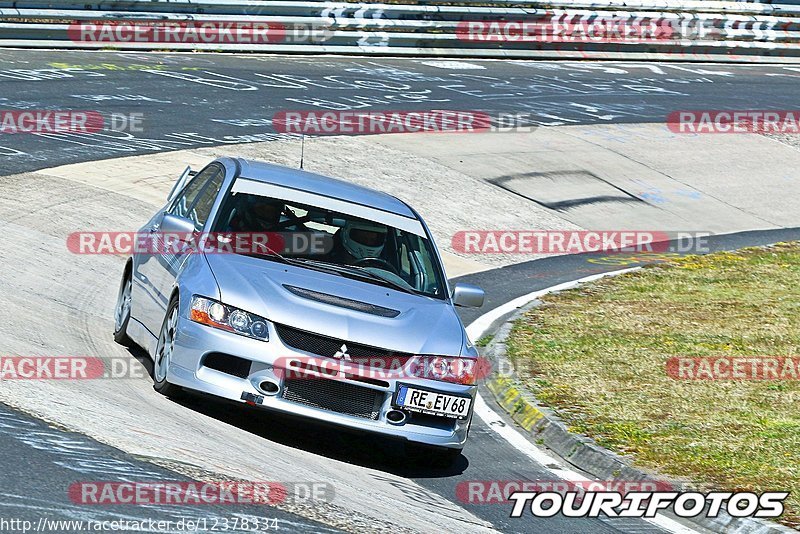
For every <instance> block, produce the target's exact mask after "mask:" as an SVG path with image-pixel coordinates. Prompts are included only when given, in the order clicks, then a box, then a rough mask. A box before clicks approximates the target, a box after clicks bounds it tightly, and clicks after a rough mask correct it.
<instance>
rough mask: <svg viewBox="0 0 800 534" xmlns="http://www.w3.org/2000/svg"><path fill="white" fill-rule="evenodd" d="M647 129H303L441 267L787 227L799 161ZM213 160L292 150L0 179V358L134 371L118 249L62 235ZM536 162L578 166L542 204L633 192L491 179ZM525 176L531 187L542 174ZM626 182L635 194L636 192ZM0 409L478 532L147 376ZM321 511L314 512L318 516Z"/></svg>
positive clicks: (66, 386)
mask: <svg viewBox="0 0 800 534" xmlns="http://www.w3.org/2000/svg"><path fill="white" fill-rule="evenodd" d="M663 128H664V127H663V126H662V125H649V124H645V125H627V126H624V127H623V126H575V127H559V128H548V129H544V128H541V129H538V130H535V131H533V132H531V133H525V134H436V138H435V142H432V141H431V140H430V138H428V137H426V136H424V135H396V136H379V137H378V136H376V137H358V138H352V137H350V138H347V137H341V138H318V139H307V140H306V154H305V168H306V169H307V170H310V171H314V172H319V173H322V174H329V175H332V176H337V177H341V178H345V179H348V180H352V181H354V182H356V183H360V184H364V185H369V186H372V187H375V188H378V189H381V190H384V191H387V192H389V193H391V194H394V195H397V196H398V197H400V198H401V199H403V200H406V201H408V202H409V203H410V204H411V205H412V206H414V207H415V208H416V209H418V210H419V211H420V213H421V214H422V215H423V217H425V219H426V220H427V222H428V223H429V225H430V226H431V229H432V231H433V233H434V236H435V238H436V239H437V241H438V243H439V245H440V247H441V248H442V249H443V251H444V254H445V262H446V264H447V265H446V268H447V271H448V275H449V276H451V277H453V276H456V275H459V274H466V273H469V272H476V271H480V270H484V269H487V268H490V267H493V266H498V265H506V264H510V263H514V262H520V261H527V260H530V259H533V256H531V255H486V256H484V255H471V254H466V255H459V254H456V253H455V252H454V251H453V250H452V248H451V246H450V240H451V236H452V235H453V233H455V232H457V231H459V230H465V229H559V230H569V229H581V228H592V229H614V228H636V229H657V230H665V229H676V230H687V229H688V230H712V231H715V232H733V231H737V230H742V229H752V228H767V227H778V226H782V225H789V224H790V222H789V221H790V220H791V219H792V218H793V217H795V216H796V215H795V214H796V213H797V212H798V210H797V202H798V201H797V200H796V199H798V198H800V196H798V195H797V194H796V193H797V191H796V189H798V187H799V186H798V185H796V184H795V183H792V182H790V181H787V180H785V179H784V178H783V177H784V176H785V175H786V174H788V173H789V172H790V171H789V169H792V168H796V166H797V163H798V162H799V161H800V152H798V151H797V150H796V149H794V148H792V147H789V146H786V145H785V144H781V143H778V142H776V141H774V140H770V139H766V138H764V137H760V136H752V135H741V136H714V135H706V136H680V137H677V136H674V135H673V134H668V133H665V132H663V131H661V130H662V129H663ZM619 132H627V133H626V134H625V135H627V136H628V137H626V141H625V142H624V143H623V142H621V141H619V140H616V139H614V138H613V137H614V136H620V135H622V134H621V133H619ZM220 155H233V156H235V155H242V156H245V157H249V158H254V159H262V160H267V161H272V162H276V163H282V164H288V165H296V164H297V163H298V162H299V142H271V143H261V144H252V145H239V146H236V147H230V146H225V147H219V148H207V149H197V150H189V151H180V152H169V153H162V154H158V155H153V156H136V157H129V158H122V159H116V160H105V161H99V162H92V163H81V164H74V165H69V166H62V167H57V168H53V169H46V170H42V171H39V172H35V173H26V174H21V175H16V176H9V177H4V178H3V181H4V187H3V188H2V191H0V221H2V222H3V225H4V228H5V231H6V232H7V239H8V241H9V242H10V243H14V244H16V246H12V247H3V248H2V249H0V269H2V274H1V275H0V309H3V310H4V311H3V314H2V316H3V321H0V337H2V339H4V341H5V344H4V352H6V353H9V354H19V355H52V354H59V355H89V356H99V357H119V358H126V357H127V358H129V359H130V360H131V365H137V363H136V362H135V361H133V359H132V358H131V355H130V353H129V352H128V351H126V350H125V349H124V348H123V347H120V346H118V345H116V344H115V343H114V342H113V340H112V339H111V330H112V329H113V321H112V317H113V308H114V303H115V299H116V291H117V288H118V283H119V278H120V276H121V272H122V266H123V262H124V259H123V258H121V257H117V256H81V255H73V254H71V253H70V252H68V251H67V249H66V246H65V240H66V236H67V235H68V234H70V233H72V232H75V231H81V230H88V231H100V230H109V231H128V230H135V229H136V228H138V227H139V226H140V225H141V224H143V223H144V222H145V221H146V220H147V218H149V216H150V215H151V214H152V212H153V211H154V210H155V209H156V207H157V206H158V205H161V204H162V203H163V199H164V197H165V196H166V193H167V191H168V190H169V188H170V186H171V185H172V183H173V182H174V180H175V179H176V177H177V176H178V175H179V174H180V172H181V171H182V170H183V168H184V167H185V166H186V165H192V166H193V167H195V168H199V167H202V166H203V165H205V164H207V163H208V162H210V161H211V159H213V158H214V157H216V156H220ZM756 156H758V159H756ZM548 172H550V173H557V172H568V173H571V176H578V178H573V179H571V180H568V181H566V186H565V188H564V190H563V194H561V193H560V192H559V181H558V180H557V179H553V180H551V182H552V186H551V187H552V189H550V190H548V191H547V194H548V195H551V197H550V198H551V199H552V198H555V199H558V201H563V200H564V199H568V197H569V195H570V194H573V193H574V192H575V191H576V190H575V189H574V183H575V180H581V179H585V177H586V176H589V175H592V176H597V177H600V178H601V179H602V180H603V181H604V183H605V184H606V185H609V184H611V187H612V188H618V189H621V190H624V191H627V192H628V193H630V195H632V196H635V197H638V198H640V199H641V200H640V201H632V202H619V203H618V204H615V205H614V209H607V206H606V204H608V203H607V202H596V203H591V202H588V203H586V204H582V205H578V206H576V207H572V208H568V209H563V210H555V209H549V208H547V207H544V206H542V205H541V204H538V203H536V202H534V201H531V200H528V199H526V198H525V197H523V196H521V195H520V194H519V193H518V192H513V191H509V190H508V189H505V188H502V187H499V186H497V185H495V184H494V183H491V182H490V180H492V179H496V178H501V177H505V176H518V175H522V174H526V173H548ZM580 173H583V174H580ZM554 176H558V175H557V174H554ZM538 180H539V182H538V184H542V183H547V182H546V181H544V180H547V178H546V176H545V175H541V174H540V175H539V176H538ZM640 182H642V183H644V184H647V187H645V185H639V186H638V187H637V185H636V184H639V183H640ZM512 183H513V182H512ZM515 187H521V186H519V183H517V184H516V186H515ZM598 187H604V186H598ZM651 187H652V188H656V189H658V190H660V191H661V194H662V195H666V193H669V192H674V191H675V190H677V189H681V190H687V191H692V192H697V193H699V195H698V194H694V193H692V195H682V194H677V193H676V194H674V195H666V197H665V198H667V201H665V202H663V203H657V202H654V201H653V199H652V197H646V196H645V195H644V193H645V192H648V191H649V192H651V193H653V194H655V192H654V190H653V189H651ZM526 192H527V193H528V194H535V193H536V191H535V190H534V191H533V192H531V191H527V190H526ZM631 206H635V207H634V208H631ZM629 209H631V210H635V211H629ZM43 314H46V315H44V316H43ZM0 402H3V403H6V404H7V405H9V406H12V407H16V408H19V409H21V410H24V411H25V412H28V413H30V414H33V415H36V416H37V417H40V418H42V419H44V420H47V421H51V422H55V423H58V424H60V425H63V426H64V427H66V428H68V429H70V430H74V431H78V432H81V433H84V434H86V435H88V436H91V437H93V438H95V439H97V440H98V441H100V442H102V443H106V444H109V445H112V446H114V447H117V448H119V449H122V450H123V451H126V452H129V453H133V454H136V455H139V456H141V457H151V458H158V459H161V460H166V461H171V462H174V463H179V464H184V465H191V466H197V467H200V468H202V469H205V470H207V471H211V472H216V473H221V474H225V475H229V476H234V477H237V478H242V479H251V480H252V479H259V480H264V479H268V480H281V477H282V476H283V474H285V473H291V476H292V478H293V479H295V480H299V479H302V480H324V481H329V482H332V483H333V484H334V485H335V487H336V495H337V497H336V500H335V501H334V503H332V504H331V505H330V508H329V509H330V511H331V512H330V513H331V514H333V515H332V517H336V516H337V515H338V516H341V515H342V514H344V515H345V516H346V515H347V514H354V515H357V516H358V517H365V518H366V519H365V521H368V522H369V523H370V525H372V527H373V528H375V529H379V528H380V529H386V528H388V526H389V525H392V524H401V525H404V526H406V527H407V528H408V529H410V530H416V531H425V532H427V531H431V530H438V531H463V530H465V529H466V530H469V531H471V532H479V531H488V530H490V527H491V525H489V523H487V522H486V521H484V520H482V519H480V518H479V517H477V516H476V515H474V514H472V513H470V512H469V511H467V510H465V509H464V508H463V507H461V506H459V505H458V504H454V503H453V502H450V501H448V500H447V499H445V498H444V497H442V496H441V495H437V494H435V493H433V492H431V491H429V490H427V489H426V488H424V487H422V486H420V485H418V484H417V483H416V482H414V481H412V480H409V479H408V478H404V477H400V476H397V475H395V474H391V473H387V472H385V471H381V470H378V469H374V468H371V467H364V466H358V465H352V464H350V463H347V462H345V461H342V460H339V459H332V458H326V457H319V456H317V455H315V454H313V453H311V452H307V451H305V450H303V449H301V448H295V447H292V446H290V445H289V444H285V443H281V442H279V441H277V442H276V441H271V440H261V439H258V438H254V436H253V435H252V434H251V433H250V432H248V431H246V430H243V429H241V428H238V427H234V426H231V425H229V424H227V423H225V422H224V421H220V420H219V419H216V418H213V417H209V416H207V415H205V414H204V413H203V412H202V411H201V410H194V409H187V408H185V407H183V406H181V405H179V404H176V403H174V402H172V401H170V400H168V399H166V398H164V397H161V396H159V395H157V394H155V393H154V392H153V391H152V386H151V380H150V378H149V377H147V376H146V373H145V375H144V376H143V377H142V378H140V379H127V380H93V381H55V380H50V381H42V382H32V381H25V380H19V381H7V382H5V383H4V387H3V388H2V389H0ZM199 404H201V403H199ZM143 414H146V416H143ZM109 427H113V432H110V431H109ZM420 496H422V497H420ZM420 499H423V500H424V502H425V505H424V506H420V504H419V503H420ZM409 510H413V513H409ZM319 513H320V514H321V515H323V516H324V515H325V510H320V511H319ZM318 519H319V520H321V521H324V517H320V518H318Z"/></svg>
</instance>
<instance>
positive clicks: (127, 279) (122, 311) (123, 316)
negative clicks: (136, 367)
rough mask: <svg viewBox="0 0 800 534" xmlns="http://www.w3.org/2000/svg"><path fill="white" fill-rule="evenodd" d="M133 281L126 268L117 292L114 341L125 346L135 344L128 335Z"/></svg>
mask: <svg viewBox="0 0 800 534" xmlns="http://www.w3.org/2000/svg"><path fill="white" fill-rule="evenodd" d="M132 289H133V281H132V279H131V273H130V270H128V269H125V274H124V275H123V276H122V282H120V284H119V292H118V293H117V306H116V307H115V308H114V341H116V342H117V343H119V344H120V345H124V346H125V347H130V346H132V345H133V340H131V338H130V337H128V323H129V322H130V320H131V290H132Z"/></svg>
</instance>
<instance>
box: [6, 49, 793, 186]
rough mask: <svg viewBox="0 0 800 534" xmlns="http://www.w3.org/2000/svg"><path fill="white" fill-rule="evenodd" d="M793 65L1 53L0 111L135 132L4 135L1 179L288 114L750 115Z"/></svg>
mask: <svg viewBox="0 0 800 534" xmlns="http://www.w3.org/2000/svg"><path fill="white" fill-rule="evenodd" d="M439 65H450V66H449V67H447V68H443V67H442V66H439ZM452 65H455V66H456V68H454V67H452ZM459 66H460V67H459ZM799 70H800V67H789V66H787V67H781V66H732V65H704V64H667V63H660V64H646V63H631V64H628V63H564V64H559V63H554V62H524V61H508V62H499V61H459V62H453V61H435V60H422V59H420V60H405V59H373V58H364V59H359V58H340V57H324V58H303V57H259V56H214V55H204V54H168V55H164V54H153V55H147V54H134V53H107V52H104V53H82V52H70V51H63V52H57V53H54V52H40V51H30V50H26V51H9V50H4V51H0V83H2V87H3V91H2V93H0V105H1V106H2V107H3V108H4V109H19V110H25V109H53V110H57V109H85V110H95V111H99V112H101V113H103V114H104V116H108V115H110V114H112V113H120V114H129V113H140V114H142V115H141V116H142V119H143V129H144V132H143V133H135V134H132V133H129V132H118V133H116V132H102V133H98V134H93V135H89V136H66V137H64V136H62V137H61V138H53V137H52V136H47V135H45V136H37V137H36V138H31V137H30V136H4V138H3V139H2V140H0V173H3V174H10V173H20V172H24V171H30V170H35V169H41V168H45V167H53V166H56V165H61V164H64V163H73V162H78V161H91V160H96V159H103V158H110V157H118V156H126V155H133V154H143V153H147V152H160V151H165V150H177V149H183V148H190V147H194V146H216V145H224V144H228V143H230V144H235V143H242V142H252V141H268V140H270V139H273V138H276V136H277V137H280V136H281V134H276V133H275V132H274V130H273V129H272V128H271V127H270V126H269V123H268V121H269V120H271V119H272V117H273V115H274V114H275V113H276V112H278V111H285V110H298V109H300V110H302V109H334V110H359V109H362V110H363V109H370V110H422V109H450V110H465V111H485V112H487V113H490V114H495V113H510V114H516V113H519V114H526V116H527V115H529V116H530V121H531V123H532V124H541V125H560V124H591V123H608V122H614V123H642V122H663V121H664V120H665V117H666V116H667V114H668V113H669V112H671V111H673V110H675V109H714V108H715V106H716V107H719V106H721V105H724V106H726V107H727V108H730V109H750V108H752V107H753V104H754V103H753V96H752V95H758V106H759V108H760V109H769V108H775V109H791V108H792V106H793V105H794V104H795V102H796V95H797V79H798V77H800V72H799ZM681 106H684V107H683V108H681Z"/></svg>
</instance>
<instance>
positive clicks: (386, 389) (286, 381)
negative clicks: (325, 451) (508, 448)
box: [167, 317, 477, 448]
mask: <svg viewBox="0 0 800 534" xmlns="http://www.w3.org/2000/svg"><path fill="white" fill-rule="evenodd" d="M269 330H270V331H269V334H270V339H269V341H267V342H264V341H259V340H256V339H250V338H247V337H244V336H240V335H237V334H233V333H230V332H226V331H223V330H219V329H216V328H212V327H209V326H205V325H202V324H199V323H196V322H193V321H191V320H189V319H187V318H185V317H181V318H179V320H178V333H177V336H176V339H175V349H174V352H173V356H172V361H171V364H170V368H169V370H168V374H167V379H168V380H169V382H171V383H173V384H175V385H178V386H182V387H185V388H188V389H191V390H196V391H202V392H204V393H208V394H211V395H214V396H217V397H222V398H225V399H229V400H233V401H238V402H242V403H245V402H246V401H245V400H244V399H245V398H247V399H250V400H252V399H254V398H257V400H258V401H259V402H258V403H257V406H259V407H261V408H265V409H267V410H274V411H278V412H283V413H287V414H293V415H297V416H300V417H308V418H311V419H316V420H319V421H323V422H325V423H332V424H335V425H341V426H343V427H347V428H351V429H354V430H360V431H365V432H372V433H376V434H381V435H385V436H388V437H392V438H400V439H404V440H408V441H412V442H416V443H420V444H425V445H432V446H437V447H447V448H461V447H463V446H464V443H465V442H466V439H467V431H468V429H469V423H470V420H471V418H472V410H470V413H469V416H468V417H467V418H466V419H465V420H458V419H447V418H444V417H436V416H430V415H424V416H423V415H419V414H411V413H409V414H407V418H406V420H405V421H404V422H403V423H402V424H394V423H392V422H390V421H389V420H388V419H387V417H386V414H387V413H388V412H389V411H391V410H393V406H392V400H393V396H394V393H395V391H396V390H397V386H398V384H399V383H404V384H409V378H408V377H407V376H405V377H404V376H398V378H397V379H394V378H383V379H382V380H377V381H375V380H371V381H370V383H367V382H363V381H359V380H357V379H356V380H351V379H346V378H337V379H333V380H332V379H330V378H318V379H315V380H311V381H310V383H309V382H304V383H303V384H300V383H296V382H292V380H293V378H292V377H291V376H286V373H285V372H284V371H283V366H284V365H285V364H286V363H287V362H288V361H291V359H292V358H293V357H294V358H298V359H308V358H314V359H316V360H320V356H318V355H315V354H311V353H307V352H303V351H300V350H297V349H294V348H292V347H289V346H287V345H285V344H284V343H283V341H282V340H281V338H280V337H279V336H278V333H277V331H276V329H275V326H274V324H272V323H269ZM212 354H222V355H226V356H233V357H236V358H241V359H244V360H248V361H249V362H250V364H249V369H247V366H245V367H244V368H242V366H239V369H236V370H228V369H226V370H225V372H223V371H221V370H217V369H212V368H210V367H208V366H206V365H205V363H207V362H208V361H209V360H208V359H207V358H208V357H209V356H210V355H212ZM333 361H334V362H336V361H337V360H333ZM232 373H233V374H232ZM364 374H365V375H367V376H372V375H370V374H369V373H364ZM235 375H238V376H235ZM317 381H319V388H314V387H313V385H314V384H315V383H316V382H317ZM265 382H266V383H274V384H276V385H277V391H275V392H266V391H265V389H264V388H261V387H259V386H260V385H261V384H262V383H265ZM330 382H336V384H332V383H330ZM300 385H302V386H303V387H302V388H300V387H298V386H300ZM413 385H415V386H419V387H424V388H426V389H433V390H436V391H439V392H442V393H449V394H453V395H467V396H469V397H471V398H472V404H473V405H474V402H475V395H476V394H477V386H464V385H460V384H451V383H447V382H439V381H433V380H426V379H413ZM309 386H310V387H309ZM315 389H316V390H317V391H314V390H315ZM315 394H317V395H326V394H327V395H335V396H336V397H337V399H335V400H336V402H331V404H332V406H331V405H328V406H326V404H327V403H326V402H325V401H324V397H322V402H311V403H309V402H307V400H308V399H307V396H309V395H315ZM316 400H320V399H316ZM331 400H334V399H331ZM365 403H367V404H369V403H373V406H372V408H369V407H367V408H368V409H364V410H361V409H359V408H358V407H359V406H362V405H364V404H365ZM251 404H252V402H251ZM362 407H363V406H362ZM345 411H346V412H350V413H343V412H345ZM354 413H358V415H354Z"/></svg>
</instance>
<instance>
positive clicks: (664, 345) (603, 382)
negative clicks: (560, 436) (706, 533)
mask: <svg viewBox="0 0 800 534" xmlns="http://www.w3.org/2000/svg"><path fill="white" fill-rule="evenodd" d="M508 347H509V357H510V358H511V360H512V361H513V362H514V364H515V365H516V367H517V370H518V373H519V374H520V377H521V378H522V379H523V380H524V381H525V383H526V385H527V386H528V387H529V388H530V389H531V390H532V391H533V393H534V394H535V395H536V396H537V398H538V399H539V400H540V401H542V402H543V403H545V404H547V405H549V406H550V407H552V408H553V409H554V410H556V412H557V413H558V414H559V415H560V417H561V418H562V419H563V420H564V421H565V422H566V423H567V425H569V426H570V428H571V430H573V431H576V432H580V433H584V434H587V435H589V436H591V437H593V438H595V439H596V440H597V441H598V443H600V444H601V445H603V446H605V447H608V448H610V449H612V450H615V451H617V452H620V453H623V454H630V455H632V456H633V458H634V463H635V464H636V465H638V466H640V467H643V468H646V469H652V470H656V471H660V472H662V473H665V474H668V475H673V476H678V477H681V478H690V479H692V480H694V481H695V482H696V483H698V484H699V485H701V486H703V487H707V488H719V489H727V490H752V491H757V492H762V491H770V490H771V491H780V490H783V491H790V492H791V494H790V495H789V497H788V499H787V500H786V501H785V504H786V513H785V515H784V517H783V518H782V521H783V522H784V523H786V524H789V525H792V526H795V527H797V526H799V525H800V411H799V410H798V407H800V381H780V382H779V381H774V380H771V381H769V380H768V381H754V380H750V381H746V380H729V381H690V380H676V379H673V378H670V377H669V376H668V375H667V372H666V363H667V360H668V358H670V357H675V356H677V357H718V356H725V357H731V356H742V357H748V356H772V357H776V356H777V357H793V356H794V357H797V356H799V355H800V354H798V352H800V351H799V350H798V347H800V245H799V244H797V243H791V244H780V245H776V246H773V247H769V248H758V249H746V250H742V251H739V252H733V253H732V252H725V253H718V254H711V255H707V256H689V257H685V258H681V259H678V260H676V261H674V262H671V263H667V264H660V265H653V266H649V267H647V268H645V269H643V270H641V271H637V272H634V273H629V274H625V275H621V276H618V277H612V278H605V279H602V280H599V281H597V282H595V283H592V284H589V285H585V286H582V287H580V288H577V289H575V290H571V291H565V292H562V293H558V294H554V295H550V296H548V297H546V298H545V299H544V304H543V305H542V306H539V307H537V308H534V309H532V310H530V311H529V312H527V313H526V314H524V315H523V317H522V318H521V319H520V320H519V321H518V322H517V323H516V324H515V326H514V328H513V329H512V332H511V336H510V338H509V341H508Z"/></svg>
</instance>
